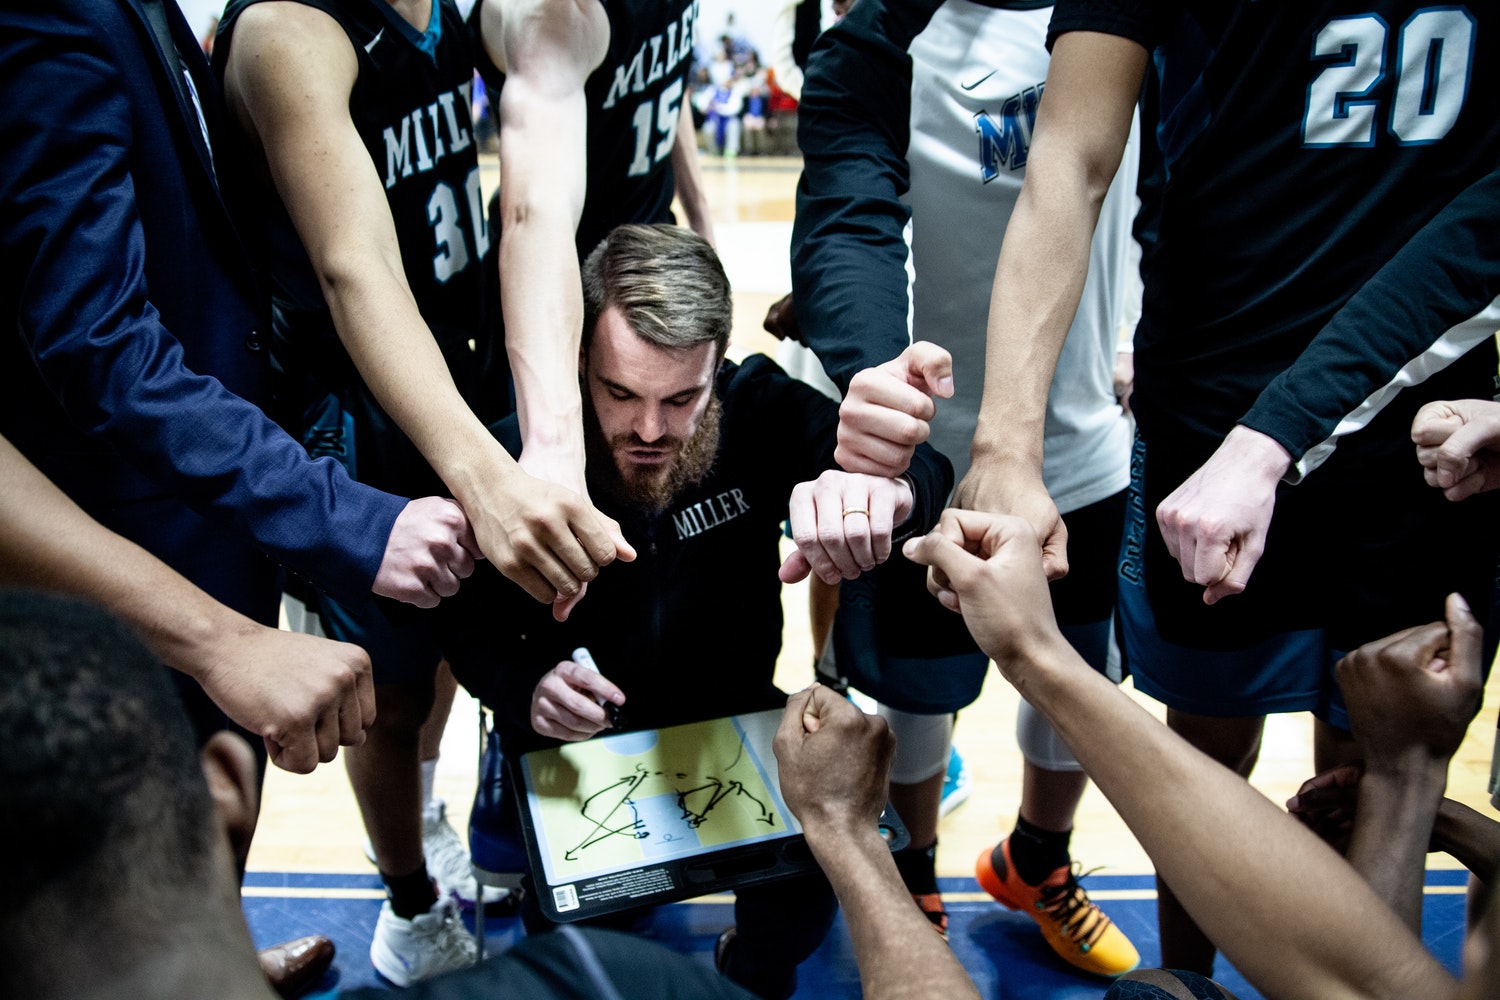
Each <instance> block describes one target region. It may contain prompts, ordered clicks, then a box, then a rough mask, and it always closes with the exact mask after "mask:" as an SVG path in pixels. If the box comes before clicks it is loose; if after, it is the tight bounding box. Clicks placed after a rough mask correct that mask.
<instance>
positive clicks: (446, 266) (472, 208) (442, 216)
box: [427, 167, 490, 283]
mask: <svg viewBox="0 0 1500 1000" xmlns="http://www.w3.org/2000/svg"><path fill="white" fill-rule="evenodd" d="M464 198H465V200H466V201H468V203H469V205H468V207H469V211H468V216H469V225H470V227H471V228H472V230H473V235H474V256H475V257H476V258H479V257H483V256H484V255H485V254H486V253H488V252H489V249H490V234H489V231H488V230H487V229H486V228H485V225H484V202H483V199H482V198H481V197H480V193H479V168H478V167H475V168H474V169H472V170H470V171H469V174H468V176H467V177H465V178H464ZM463 219H464V212H463V211H461V210H460V209H459V205H458V197H457V196H456V195H455V194H454V191H453V188H452V187H451V186H450V185H449V184H448V183H447V182H446V181H439V182H438V184H437V186H436V187H434V188H433V189H432V195H431V196H430V197H429V198H428V199H427V221H428V222H430V223H432V237H433V242H434V244H435V245H436V248H437V253H435V254H434V255H433V258H432V273H433V276H434V277H436V278H437V280H438V281H441V282H444V283H446V282H447V281H448V279H449V278H451V277H453V276H454V275H455V274H457V273H458V272H460V271H462V270H463V269H464V268H466V267H468V266H469V246H468V241H467V240H465V239H464V230H463Z"/></svg>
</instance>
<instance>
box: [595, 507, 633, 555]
mask: <svg viewBox="0 0 1500 1000" xmlns="http://www.w3.org/2000/svg"><path fill="white" fill-rule="evenodd" d="M594 516H595V517H597V518H599V520H600V521H601V522H602V523H603V524H604V530H605V531H608V532H609V540H610V541H612V542H614V543H615V558H616V559H619V560H620V561H621V562H635V546H633V545H631V544H630V543H629V542H627V541H626V540H625V532H624V531H623V530H622V529H621V528H620V522H619V521H616V520H615V519H614V518H612V517H610V516H609V515H608V514H605V513H603V512H602V511H599V510H597V509H596V510H595V511H594Z"/></svg>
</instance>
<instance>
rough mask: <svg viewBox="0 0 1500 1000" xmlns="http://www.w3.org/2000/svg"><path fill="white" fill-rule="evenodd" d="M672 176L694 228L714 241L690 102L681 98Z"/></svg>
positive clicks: (689, 224) (690, 224)
mask: <svg viewBox="0 0 1500 1000" xmlns="http://www.w3.org/2000/svg"><path fill="white" fill-rule="evenodd" d="M672 178H673V182H674V183H675V184H676V185H677V200H678V201H679V202H681V203H682V210H683V212H685V213H686V214H687V224H688V227H689V228H690V229H692V231H693V232H695V233H697V234H698V235H699V236H701V237H703V238H704V239H705V240H708V242H709V244H710V245H712V244H713V242H714V220H713V219H712V218H711V217H710V215H709V209H708V192H707V191H706V190H705V189H704V187H703V169H702V167H700V166H699V165H698V139H697V131H696V130H695V129H694V128H693V106H692V105H691V104H690V103H688V101H687V99H686V98H683V101H682V115H681V117H680V119H679V120H678V122H677V138H676V139H675V140H674V141H673V143H672Z"/></svg>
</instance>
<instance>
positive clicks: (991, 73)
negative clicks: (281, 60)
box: [381, 28, 1000, 90]
mask: <svg viewBox="0 0 1500 1000" xmlns="http://www.w3.org/2000/svg"><path fill="white" fill-rule="evenodd" d="M381 30H382V31H383V30H385V29H383V28H382V29H381ZM998 72H1000V71H999V70H995V69H992V70H990V71H989V72H988V73H986V74H984V76H981V77H980V78H979V79H977V80H975V81H974V82H973V83H960V84H959V85H958V86H959V89H960V90H973V89H974V88H975V87H977V86H979V85H980V84H981V83H983V82H984V81H986V80H988V79H989V78H990V77H992V76H994V75H995V74H996V73H998Z"/></svg>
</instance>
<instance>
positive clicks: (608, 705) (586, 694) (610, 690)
mask: <svg viewBox="0 0 1500 1000" xmlns="http://www.w3.org/2000/svg"><path fill="white" fill-rule="evenodd" d="M624 703H625V693H624V692H623V691H621V690H620V689H619V688H617V687H615V685H613V684H611V683H610V682H609V680H608V679H606V678H605V676H604V675H603V674H601V673H600V672H599V667H598V665H597V664H595V663H594V658H593V657H592V656H590V655H589V651H588V650H587V649H584V648H582V647H580V648H578V649H575V650H574V651H573V658H572V659H571V660H564V661H563V662H561V663H559V664H558V665H557V666H555V667H553V668H552V669H551V670H549V671H547V673H546V675H545V676H543V677H542V679H541V680H540V681H538V682H537V685H536V688H535V689H534V690H533V691H532V693H531V716H530V717H531V728H532V729H534V730H536V731H537V732H538V733H540V734H541V735H543V736H550V737H552V738H553V739H559V740H574V741H576V740H586V739H588V738H589V737H590V736H593V735H594V734H595V733H598V732H600V731H601V730H604V729H608V728H610V727H611V726H616V727H618V726H619V718H620V716H619V711H620V710H619V706H620V705H623V704H624Z"/></svg>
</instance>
